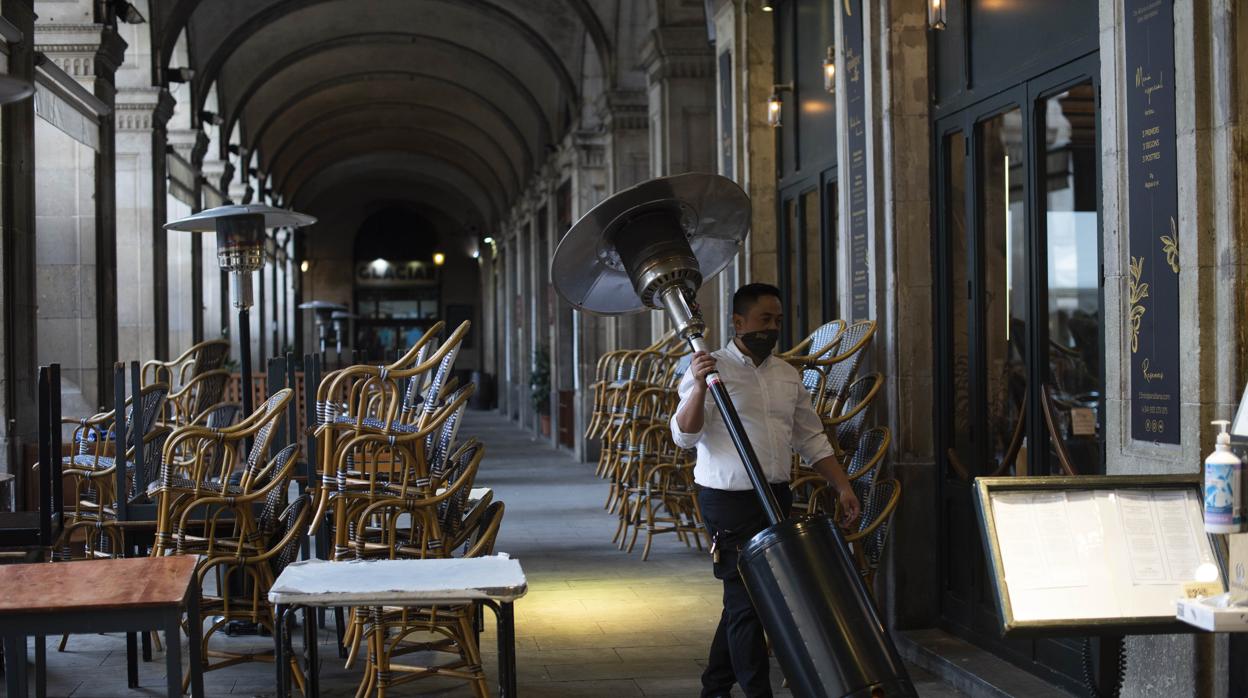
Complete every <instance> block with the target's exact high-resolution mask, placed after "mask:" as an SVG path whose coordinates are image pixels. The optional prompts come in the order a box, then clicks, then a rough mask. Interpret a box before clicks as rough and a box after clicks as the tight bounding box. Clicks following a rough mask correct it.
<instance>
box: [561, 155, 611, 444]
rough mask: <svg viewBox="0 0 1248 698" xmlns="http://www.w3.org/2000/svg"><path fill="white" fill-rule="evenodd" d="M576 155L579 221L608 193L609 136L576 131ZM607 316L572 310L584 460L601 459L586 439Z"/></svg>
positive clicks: (577, 433)
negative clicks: (592, 387) (593, 386)
mask: <svg viewBox="0 0 1248 698" xmlns="http://www.w3.org/2000/svg"><path fill="white" fill-rule="evenodd" d="M573 148H574V150H575V158H574V159H573V165H572V173H571V177H572V220H573V221H576V220H578V219H579V218H580V217H581V216H583V215H585V213H586V212H588V211H589V210H590V209H591V208H593V207H594V206H596V205H598V203H599V202H601V201H602V200H603V199H604V198H606V194H607V180H608V175H609V172H608V166H607V137H606V135H605V134H603V133H576V134H573ZM609 322H610V321H609V320H607V319H606V318H602V317H599V316H597V315H591V314H589V313H583V312H581V311H579V310H573V311H572V361H573V362H574V363H575V367H574V370H575V382H574V384H573V389H574V390H576V402H575V404H574V408H573V409H574V410H575V412H576V416H575V420H576V422H575V427H574V429H575V439H576V441H575V443H576V445H575V452H576V457H577V458H578V459H580V460H582V461H592V460H597V459H598V451H599V448H600V444H599V443H598V442H597V441H587V440H586V439H585V427H586V426H587V425H588V424H589V418H590V416H591V413H592V410H593V407H594V403H593V401H594V395H593V390H592V389H591V387H590V386H591V385H592V384H593V382H594V380H595V379H596V369H597V365H598V358H599V357H601V356H602V355H603V354H604V353H606V352H607V351H609V349H608V346H609V345H608V343H607V325H608V323H609Z"/></svg>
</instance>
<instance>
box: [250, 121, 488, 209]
mask: <svg viewBox="0 0 1248 698" xmlns="http://www.w3.org/2000/svg"><path fill="white" fill-rule="evenodd" d="M369 135H371V134H362V135H360V136H357V137H355V138H340V139H336V140H334V141H332V142H330V143H325V144H323V146H322V147H321V148H320V149H319V150H317V151H314V152H310V153H308V155H306V156H305V157H304V158H303V159H301V161H300V163H299V164H300V165H303V164H305V163H306V164H308V165H310V166H308V167H301V168H295V169H292V170H291V171H290V172H289V174H287V175H286V176H285V177H283V178H282V179H280V180H276V179H275V181H276V182H278V185H277V186H274V189H275V190H277V191H282V192H287V193H290V194H291V195H294V194H295V193H297V192H298V191H299V189H300V187H301V186H302V185H303V183H304V182H305V181H307V180H308V179H309V178H310V177H312V176H313V175H315V174H316V172H317V170H319V169H323V168H326V167H330V166H331V165H333V164H334V163H336V162H338V161H340V160H345V159H349V158H351V157H354V156H360V155H367V154H375V155H380V154H394V153H407V154H409V155H420V156H424V157H428V158H430V159H431V160H433V161H435V162H437V163H439V167H448V168H453V169H454V170H456V171H457V172H459V173H461V174H463V175H465V176H466V178H467V180H468V181H469V182H471V184H472V186H474V187H476V188H477V189H478V190H479V191H480V192H482V193H483V194H484V195H485V198H486V199H487V200H489V201H490V204H491V208H492V209H493V212H495V213H497V212H501V211H502V210H503V207H504V206H505V204H506V202H507V201H508V197H506V196H505V195H504V193H503V190H502V186H501V183H499V182H498V181H497V177H496V176H495V175H494V173H493V171H491V170H488V169H486V170H485V171H484V172H482V171H480V168H473V169H469V168H468V167H466V166H465V164H466V163H465V162H464V160H465V159H469V156H468V154H467V153H463V152H456V153H454V154H453V155H449V156H448V155H446V154H444V153H441V152H438V151H436V150H433V149H431V148H430V147H429V143H427V142H426V143H411V142H402V141H398V142H396V141H394V140H392V137H393V136H396V135H404V134H402V133H386V134H384V135H385V136H388V137H390V138H388V139H386V140H382V141H374V142H370V143H362V141H365V139H366V137H367V136H369ZM452 150H453V148H452Z"/></svg>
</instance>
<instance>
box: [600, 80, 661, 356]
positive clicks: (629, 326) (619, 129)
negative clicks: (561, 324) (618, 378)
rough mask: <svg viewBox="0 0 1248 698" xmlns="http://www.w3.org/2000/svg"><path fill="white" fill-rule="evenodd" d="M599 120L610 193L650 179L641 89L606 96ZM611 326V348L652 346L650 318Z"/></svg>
mask: <svg viewBox="0 0 1248 698" xmlns="http://www.w3.org/2000/svg"><path fill="white" fill-rule="evenodd" d="M598 117H599V120H600V121H601V122H602V124H603V128H604V129H605V131H606V156H607V194H608V196H609V195H611V194H614V193H615V192H618V191H620V190H621V189H627V188H628V187H631V186H633V185H634V184H637V183H639V182H641V181H644V180H645V179H647V178H648V177H649V176H650V143H649V107H648V105H647V101H646V94H645V93H644V92H642V91H640V90H614V91H611V92H606V93H604V94H603V96H602V99H601V101H600V103H599V108H598ZM607 323H608V330H607V334H608V338H609V340H610V341H609V342H608V346H609V347H610V348H611V349H617V348H635V347H643V346H646V345H648V344H650V316H649V315H628V316H625V317H619V318H613V319H611V320H608V321H607Z"/></svg>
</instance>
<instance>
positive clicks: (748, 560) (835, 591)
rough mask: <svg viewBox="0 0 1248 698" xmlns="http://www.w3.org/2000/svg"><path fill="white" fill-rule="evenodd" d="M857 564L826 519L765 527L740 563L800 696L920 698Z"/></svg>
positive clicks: (804, 518) (795, 692) (811, 518)
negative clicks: (855, 566)
mask: <svg viewBox="0 0 1248 698" xmlns="http://www.w3.org/2000/svg"><path fill="white" fill-rule="evenodd" d="M852 560H853V558H852V557H850V554H849V549H848V546H847V545H846V544H845V541H844V539H843V538H842V537H841V534H840V532H839V531H838V530H837V528H836V524H835V523H834V522H833V521H832V519H831V518H829V517H828V516H826V515H820V516H802V517H798V518H794V519H788V520H786V521H782V522H780V523H778V524H776V525H774V526H771V527H769V528H767V529H765V530H763V531H762V532H761V533H759V534H758V535H756V536H754V538H753V539H751V540H750V542H749V543H747V544H746V546H745V547H744V548H742V549H741V555H740V563H739V566H740V570H741V576H742V577H743V578H744V580H745V585H746V588H748V589H749V591H750V599H751V600H752V601H753V602H754V608H755V609H756V610H757V611H758V615H759V618H760V619H761V620H762V623H763V628H764V629H765V630H766V631H767V636H768V638H770V640H771V643H772V646H773V648H774V649H775V654H776V658H777V659H778V660H779V661H780V666H781V668H782V669H784V675H785V677H786V678H787V679H788V680H789V686H790V688H792V690H793V695H795V696H801V697H802V698H876V697H879V698H901V697H906V698H909V697H911V696H913V697H914V698H917V697H918V695H919V694H918V693H917V692H915V690H914V685H913V683H912V682H911V681H910V677H909V675H908V674H907V673H906V668H905V665H904V664H903V663H902V660H901V656H900V655H898V654H897V650H896V649H895V648H894V646H893V643H892V641H891V640H890V639H889V637H888V633H887V630H885V628H884V626H883V624H882V623H881V622H880V618H879V614H878V613H877V612H876V610H875V607H874V605H873V604H872V603H871V601H870V599H871V597H870V596H869V595H868V594H867V590H866V587H865V585H864V584H863V583H862V578H861V577H860V576H859V574H858V570H857V569H855V568H854V564H853V562H852Z"/></svg>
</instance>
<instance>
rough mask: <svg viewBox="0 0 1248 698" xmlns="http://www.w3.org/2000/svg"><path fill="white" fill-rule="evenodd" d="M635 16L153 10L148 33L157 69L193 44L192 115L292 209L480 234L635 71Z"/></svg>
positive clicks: (620, 1) (253, 1)
mask: <svg viewBox="0 0 1248 698" xmlns="http://www.w3.org/2000/svg"><path fill="white" fill-rule="evenodd" d="M631 4H632V3H631V0H211V1H203V0H200V1H198V2H197V1H196V0H163V1H162V0H153V2H152V15H153V17H152V20H153V29H154V39H155V41H156V45H157V51H158V54H159V59H158V60H159V62H160V65H161V67H162V68H168V67H182V66H170V65H169V61H170V58H171V56H172V55H173V50H174V46H175V45H176V44H177V41H178V38H179V37H181V36H184V37H185V41H186V46H187V51H188V53H189V56H190V63H191V65H190V66H189V67H191V68H193V69H194V70H195V77H194V80H193V82H192V90H191V92H192V94H193V95H194V97H193V101H194V103H193V104H191V105H189V106H191V107H192V108H193V111H192V113H193V114H195V115H197V119H198V115H199V114H200V113H201V112H202V111H210V112H214V113H217V114H219V115H220V116H221V117H222V118H223V119H224V122H223V123H222V125H221V129H220V132H221V133H226V134H230V133H234V134H237V140H236V144H237V145H239V146H240V147H241V152H242V154H243V157H244V158H245V159H246V161H245V163H244V165H245V166H244V167H240V168H238V170H239V172H240V173H242V172H247V171H249V170H252V171H257V172H259V173H260V174H261V175H262V176H269V177H270V178H271V179H270V180H269V181H270V182H271V188H272V191H273V192H274V193H275V194H277V195H279V196H280V197H281V199H282V200H283V201H285V202H287V203H288V204H289V205H291V206H294V207H298V208H303V209H305V210H309V212H315V211H313V210H312V209H315V208H325V207H327V206H329V205H330V204H329V202H333V205H334V206H344V205H349V206H356V207H360V208H361V209H363V208H369V207H370V206H373V205H374V204H375V203H376V202H377V201H380V200H382V199H385V200H390V201H395V200H402V201H408V202H410V203H411V204H412V205H413V206H420V207H423V208H426V209H428V210H435V211H437V212H438V214H439V216H438V217H439V219H441V220H445V221H454V222H455V223H456V224H457V225H460V226H462V227H464V228H465V229H468V228H473V229H478V230H485V229H486V228H488V226H490V225H491V224H493V223H494V222H496V221H498V220H499V219H500V218H501V217H502V215H503V213H504V211H505V210H506V208H507V206H508V205H509V204H510V203H511V202H512V201H514V200H515V199H516V198H517V197H518V196H519V194H520V193H521V192H522V190H523V189H524V187H525V186H526V182H527V181H528V179H529V178H530V177H531V176H532V175H533V173H534V172H535V168H536V167H538V166H539V165H540V164H541V163H542V162H543V161H544V160H545V159H546V157H547V153H548V152H549V149H550V148H552V147H553V146H554V145H555V144H557V143H558V142H559V141H560V140H561V139H562V138H563V136H564V135H565V134H566V133H567V131H568V129H569V128H572V127H573V124H572V123H571V121H572V120H573V119H575V118H576V117H577V115H578V114H580V113H581V110H582V107H584V106H585V105H586V104H592V103H593V100H595V99H596V98H597V96H598V94H597V93H598V92H599V91H601V90H605V89H611V87H612V86H613V84H616V83H618V82H620V81H619V80H618V79H617V78H618V75H619V74H620V71H621V70H622V68H621V63H626V64H628V65H627V70H630V71H633V70H636V61H635V60H634V59H633V55H632V51H631V47H630V50H629V51H626V52H625V53H626V54H627V55H625V56H619V55H617V51H616V50H615V49H614V48H613V46H615V45H616V44H618V43H619V41H620V39H621V37H623V36H625V35H624V34H622V33H621V32H620V31H619V30H618V29H617V28H616V26H617V25H618V24H619V23H620V20H621V19H622V18H623V17H624V16H626V15H630V16H631V15H633V14H635V12H636V10H635V9H629V8H628V6H629V5H631ZM606 27H611V28H612V29H611V31H610V32H608V31H607V29H606ZM626 43H633V41H632V39H631V36H630V37H629V38H628V40H627V42H626ZM209 95H215V100H213V103H209ZM227 145H230V144H229V143H217V144H215V145H214V147H215V148H217V152H219V153H220V155H219V157H221V158H222V159H225V158H227V157H229V155H228V153H227V150H226V146H227Z"/></svg>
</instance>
